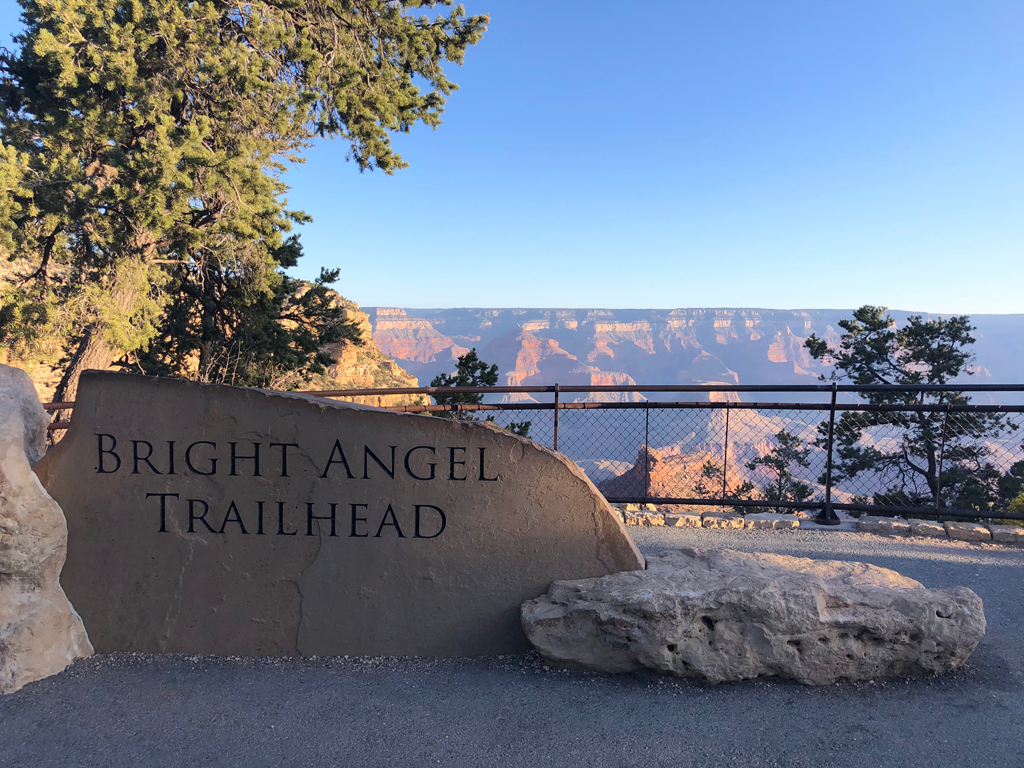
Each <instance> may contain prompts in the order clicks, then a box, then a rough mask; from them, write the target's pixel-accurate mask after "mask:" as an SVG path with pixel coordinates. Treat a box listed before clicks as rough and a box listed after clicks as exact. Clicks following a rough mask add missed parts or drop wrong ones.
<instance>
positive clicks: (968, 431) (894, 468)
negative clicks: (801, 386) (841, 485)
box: [805, 306, 1016, 509]
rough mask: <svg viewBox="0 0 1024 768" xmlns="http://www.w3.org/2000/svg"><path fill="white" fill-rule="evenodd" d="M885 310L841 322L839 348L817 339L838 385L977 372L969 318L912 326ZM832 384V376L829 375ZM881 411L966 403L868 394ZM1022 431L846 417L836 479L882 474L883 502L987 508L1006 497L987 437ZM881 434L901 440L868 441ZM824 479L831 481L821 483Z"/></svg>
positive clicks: (938, 381)
mask: <svg viewBox="0 0 1024 768" xmlns="http://www.w3.org/2000/svg"><path fill="white" fill-rule="evenodd" d="M885 312H886V309H885V308H884V307H874V306H864V307H861V308H860V309H858V310H856V311H855V312H854V313H853V318H852V319H848V320H842V321H840V323H839V325H840V327H841V328H842V329H843V331H844V333H843V335H842V337H841V339H840V342H839V345H838V347H837V348H835V349H832V348H830V347H829V346H828V344H827V343H826V342H825V341H824V340H823V339H820V338H818V337H817V336H815V335H813V334H812V335H811V336H810V337H809V338H808V339H807V341H806V342H805V343H806V346H807V349H808V351H809V352H810V353H811V356H812V357H814V358H815V359H817V360H822V361H826V362H831V363H832V364H833V365H834V370H833V372H832V374H831V377H830V378H831V379H832V380H835V381H839V380H844V379H846V380H850V381H851V382H852V383H854V384H860V385H879V384H902V385H917V384H935V385H945V384H949V383H950V382H952V381H953V380H954V379H955V378H957V377H958V376H960V375H962V374H967V375H970V374H971V373H972V371H971V370H970V368H969V363H970V362H971V361H972V360H973V354H972V353H971V350H970V347H971V345H972V344H973V343H974V340H975V339H974V337H973V336H972V335H971V332H972V331H973V330H974V328H973V326H972V325H971V323H970V318H969V317H966V316H958V317H951V318H949V319H941V318H940V319H936V320H924V319H923V318H922V317H921V316H919V315H917V316H913V317H910V318H908V320H907V323H906V325H905V326H903V327H902V328H897V327H896V323H895V322H894V321H893V319H892V318H891V317H890V316H888V315H886V314H885ZM822 378H825V377H822ZM864 397H865V398H866V399H867V400H868V402H869V403H873V404H878V405H895V406H898V405H938V406H943V405H966V404H968V403H970V398H968V397H966V396H965V395H963V394H962V393H959V392H879V391H874V392H867V393H865V394H864ZM1015 428H1016V426H1015V425H1014V424H1012V423H1011V422H1010V421H1008V420H1007V419H1006V418H1005V417H1004V416H1002V415H1000V414H995V413H975V412H954V413H951V414H950V415H949V417H948V418H947V415H946V413H945V412H943V411H941V410H938V411H931V412H916V413H915V412H908V411H874V412H872V411H843V412H842V415H841V416H840V417H839V419H838V421H837V423H836V432H835V460H834V464H833V475H832V476H833V480H834V481H835V482H837V483H838V482H841V481H843V480H849V479H852V478H855V477H857V476H858V475H861V474H873V475H874V476H875V477H877V478H879V479H880V480H881V481H882V482H883V483H884V484H885V485H886V486H887V487H886V490H885V491H884V492H882V493H878V494H875V496H874V503H875V504H880V505H898V506H931V505H933V504H934V503H935V499H936V498H937V497H939V493H940V488H939V483H940V478H939V460H940V455H941V459H942V473H941V486H942V487H941V502H942V505H943V506H946V507H950V508H977V509H987V508H989V507H990V506H991V505H992V504H993V503H996V502H997V501H998V498H999V492H998V487H997V486H998V482H999V478H1000V473H999V472H998V470H996V469H995V468H994V467H993V466H992V464H991V463H990V461H988V459H989V456H990V451H989V449H988V448H987V447H986V446H985V444H984V441H985V439H986V438H996V437H999V436H1000V435H1001V434H1003V433H1004V432H1005V431H1007V430H1009V429H1015ZM818 432H819V438H818V440H817V441H816V444H817V445H818V446H819V447H824V446H825V444H826V435H827V433H828V423H827V422H823V423H822V424H821V425H819V427H818ZM868 434H873V435H874V436H875V437H876V438H878V437H889V438H894V440H893V441H889V442H886V441H883V440H879V439H871V440H865V439H864V438H865V436H866V435H868ZM821 482H824V479H822V480H821Z"/></svg>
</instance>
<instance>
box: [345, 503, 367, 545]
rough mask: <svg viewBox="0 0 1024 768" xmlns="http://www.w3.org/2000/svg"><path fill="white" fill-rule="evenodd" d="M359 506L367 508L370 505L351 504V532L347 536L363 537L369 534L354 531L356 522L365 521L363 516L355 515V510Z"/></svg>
mask: <svg viewBox="0 0 1024 768" xmlns="http://www.w3.org/2000/svg"><path fill="white" fill-rule="evenodd" d="M359 507H363V508H365V509H369V508H370V505H369V504H353V505H352V533H350V534H349V538H357V539H365V538H366V537H367V536H369V535H370V534H368V533H357V532H356V523H365V522H366V518H365V517H358V516H357V515H356V511H357V510H358V508H359Z"/></svg>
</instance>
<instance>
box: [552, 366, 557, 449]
mask: <svg viewBox="0 0 1024 768" xmlns="http://www.w3.org/2000/svg"><path fill="white" fill-rule="evenodd" d="M553 447H554V449H555V450H556V451H557V450H558V384H557V382H556V383H555V444H554V446H553Z"/></svg>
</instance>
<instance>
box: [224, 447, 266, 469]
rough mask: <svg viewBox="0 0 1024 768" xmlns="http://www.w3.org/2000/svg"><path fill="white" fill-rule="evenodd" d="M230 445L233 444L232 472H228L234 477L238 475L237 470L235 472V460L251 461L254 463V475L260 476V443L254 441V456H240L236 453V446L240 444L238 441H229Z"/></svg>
mask: <svg viewBox="0 0 1024 768" xmlns="http://www.w3.org/2000/svg"><path fill="white" fill-rule="evenodd" d="M228 445H230V446H231V472H229V473H228V474H230V475H231V476H232V477H234V476H235V475H236V472H235V462H236V461H251V462H252V463H253V467H252V476H253V477H260V444H259V443H253V444H252V446H253V451H254V453H253V455H252V456H238V455H237V454H236V453H235V446H236V445H238V443H228Z"/></svg>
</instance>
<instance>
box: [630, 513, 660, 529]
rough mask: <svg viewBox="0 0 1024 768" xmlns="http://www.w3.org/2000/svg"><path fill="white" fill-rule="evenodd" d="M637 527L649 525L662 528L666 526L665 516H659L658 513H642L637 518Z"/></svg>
mask: <svg viewBox="0 0 1024 768" xmlns="http://www.w3.org/2000/svg"><path fill="white" fill-rule="evenodd" d="M636 519H637V525H649V526H655V527H661V526H663V525H665V517H664V515H659V514H657V513H656V512H641V513H639V514H638V515H637V516H636Z"/></svg>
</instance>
